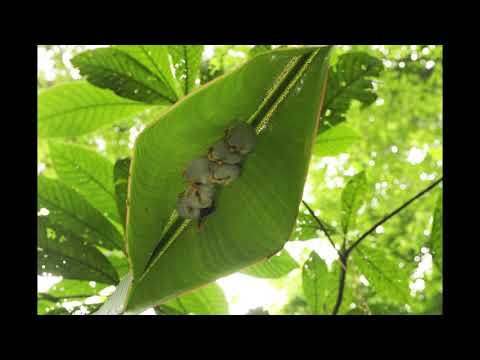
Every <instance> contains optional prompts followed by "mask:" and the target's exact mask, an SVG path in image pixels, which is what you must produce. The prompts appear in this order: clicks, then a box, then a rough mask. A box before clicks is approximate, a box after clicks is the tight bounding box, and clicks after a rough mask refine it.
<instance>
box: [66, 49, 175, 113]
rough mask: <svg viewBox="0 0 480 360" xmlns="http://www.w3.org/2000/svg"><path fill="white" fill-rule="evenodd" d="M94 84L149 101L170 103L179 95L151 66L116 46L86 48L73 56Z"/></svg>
mask: <svg viewBox="0 0 480 360" xmlns="http://www.w3.org/2000/svg"><path fill="white" fill-rule="evenodd" d="M72 64H73V66H75V67H77V68H78V69H79V70H80V74H81V75H82V76H85V77H86V79H87V81H88V82H89V83H91V84H92V85H95V86H97V87H100V88H103V89H110V90H112V91H113V92H114V93H115V94H117V95H119V96H122V97H125V98H128V99H131V100H136V101H141V102H144V103H148V104H157V105H158V104H170V103H174V102H175V101H176V100H177V98H176V95H175V94H174V92H173V90H172V89H171V88H170V87H169V85H168V84H166V83H165V82H164V81H163V80H162V79H161V78H159V77H158V76H157V75H156V74H154V73H152V72H151V71H150V69H149V68H147V67H146V66H145V65H143V64H142V63H141V62H139V61H138V60H137V59H135V58H133V57H132V56H130V55H129V54H128V53H126V52H124V51H121V50H118V49H116V48H99V49H94V50H88V51H84V52H82V53H80V54H78V55H77V56H75V57H74V58H73V59H72Z"/></svg>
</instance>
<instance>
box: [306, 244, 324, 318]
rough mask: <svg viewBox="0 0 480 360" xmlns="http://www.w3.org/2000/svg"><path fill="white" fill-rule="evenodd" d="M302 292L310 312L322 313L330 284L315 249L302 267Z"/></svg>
mask: <svg viewBox="0 0 480 360" xmlns="http://www.w3.org/2000/svg"><path fill="white" fill-rule="evenodd" d="M302 285H303V293H304V295H305V298H306V299H307V301H308V304H309V306H310V310H311V312H312V314H324V313H325V311H326V309H325V308H324V303H325V301H326V298H327V294H326V291H327V288H328V285H330V282H329V272H328V268H327V264H325V261H323V259H322V258H321V257H320V256H318V254H317V253H316V252H315V251H312V252H311V253H310V256H309V257H308V259H307V261H305V264H303V269H302Z"/></svg>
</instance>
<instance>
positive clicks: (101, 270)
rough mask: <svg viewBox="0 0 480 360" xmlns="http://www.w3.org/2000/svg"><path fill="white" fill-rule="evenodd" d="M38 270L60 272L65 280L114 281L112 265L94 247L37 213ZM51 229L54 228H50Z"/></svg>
mask: <svg viewBox="0 0 480 360" xmlns="http://www.w3.org/2000/svg"><path fill="white" fill-rule="evenodd" d="M37 222H38V248H37V271H38V273H39V274H40V273H42V272H47V273H51V274H54V275H61V276H63V278H65V279H76V280H91V281H99V282H104V283H107V284H116V283H117V282H118V275H117V272H116V271H115V268H114V267H113V266H112V264H110V262H109V261H108V260H107V258H106V257H105V256H103V254H102V253H101V252H100V251H98V250H97V248H95V247H94V246H87V245H83V244H82V241H81V239H79V238H78V237H76V236H75V235H74V234H72V233H70V232H68V231H65V230H64V229H62V228H60V227H58V226H55V225H54V224H52V223H50V221H49V216H39V217H38V219H37ZM52 230H53V231H52Z"/></svg>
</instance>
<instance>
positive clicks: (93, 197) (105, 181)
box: [49, 142, 120, 221]
mask: <svg viewBox="0 0 480 360" xmlns="http://www.w3.org/2000/svg"><path fill="white" fill-rule="evenodd" d="M49 148H50V156H51V158H52V162H53V166H54V168H55V172H56V173H57V175H58V177H59V178H60V180H62V181H63V182H64V183H65V184H67V185H69V186H71V187H73V188H74V189H75V190H77V191H78V192H79V193H80V194H82V195H83V196H84V197H85V198H86V199H88V201H89V202H90V203H91V204H92V205H93V206H94V207H95V208H97V209H98V210H100V212H102V213H103V214H104V215H105V216H108V217H109V218H111V219H113V220H115V221H120V218H119V216H118V212H117V207H116V204H115V194H114V186H113V164H112V163H111V162H110V161H109V160H107V159H106V158H104V157H103V156H101V155H100V154H98V153H97V152H95V151H92V150H90V149H88V148H86V147H83V146H79V145H74V144H67V143H59V142H50V143H49Z"/></svg>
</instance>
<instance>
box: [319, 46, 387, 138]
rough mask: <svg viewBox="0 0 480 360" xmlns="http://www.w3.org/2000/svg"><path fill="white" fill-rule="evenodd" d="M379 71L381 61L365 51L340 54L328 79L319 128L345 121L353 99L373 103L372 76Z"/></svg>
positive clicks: (326, 128) (366, 104)
mask: <svg viewBox="0 0 480 360" xmlns="http://www.w3.org/2000/svg"><path fill="white" fill-rule="evenodd" d="M382 70H383V63H382V61H381V60H379V59H377V58H376V57H373V56H371V55H369V54H367V53H363V52H349V53H346V54H343V55H341V56H340V57H339V59H338V62H337V64H336V66H335V67H334V68H333V69H332V71H331V73H330V75H329V78H328V87H327V95H326V100H325V106H324V108H323V111H322V123H321V125H320V131H322V132H323V131H326V130H328V129H330V128H331V127H333V126H335V125H337V124H339V123H341V122H343V121H345V120H346V118H345V114H346V113H347V111H348V109H349V107H350V104H351V103H352V100H358V101H360V102H361V103H362V105H363V106H368V105H370V104H372V103H373V102H375V100H376V99H377V95H376V93H375V91H374V87H373V84H372V78H374V77H378V76H379V75H380V73H381V71H382Z"/></svg>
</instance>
